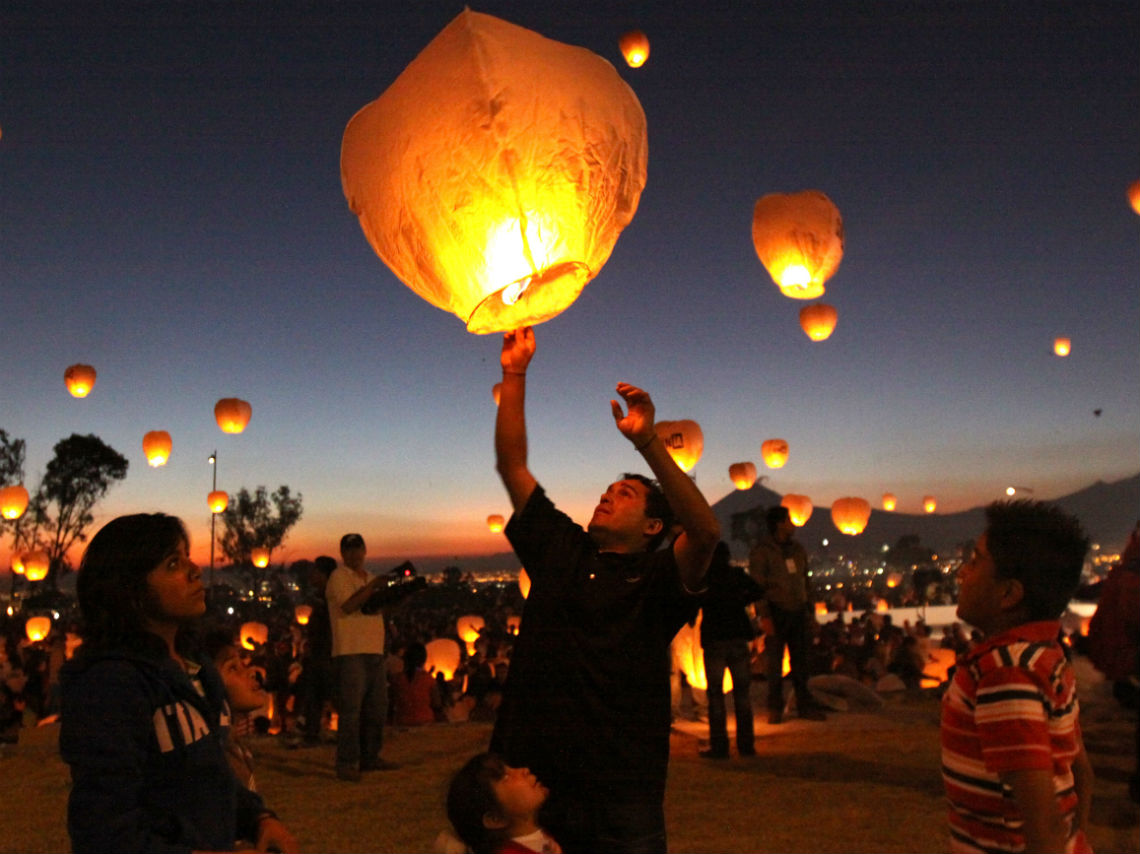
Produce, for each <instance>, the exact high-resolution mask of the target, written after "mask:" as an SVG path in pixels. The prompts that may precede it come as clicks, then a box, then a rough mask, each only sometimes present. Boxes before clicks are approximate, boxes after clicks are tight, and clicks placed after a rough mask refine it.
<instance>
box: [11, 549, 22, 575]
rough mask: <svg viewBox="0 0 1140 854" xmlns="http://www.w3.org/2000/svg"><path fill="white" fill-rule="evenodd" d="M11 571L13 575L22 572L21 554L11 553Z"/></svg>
mask: <svg viewBox="0 0 1140 854" xmlns="http://www.w3.org/2000/svg"><path fill="white" fill-rule="evenodd" d="M12 572H13V574H15V575H23V574H24V556H23V555H22V554H16V553H13V554H12Z"/></svg>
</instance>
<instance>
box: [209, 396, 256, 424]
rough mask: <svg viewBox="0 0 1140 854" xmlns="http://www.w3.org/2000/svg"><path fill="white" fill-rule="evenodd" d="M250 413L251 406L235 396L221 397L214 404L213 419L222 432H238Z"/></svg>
mask: <svg viewBox="0 0 1140 854" xmlns="http://www.w3.org/2000/svg"><path fill="white" fill-rule="evenodd" d="M252 415H253V407H252V406H250V405H249V404H248V403H247V402H246V401H244V400H241V399H240V398H237V397H223V398H222V399H221V400H219V401H218V402H217V403H215V404H214V420H216V421H217V422H218V426H219V427H221V428H222V432H223V433H240V432H241V431H242V430H244V429H245V428H246V425H248V424H249V419H250V417H251V416H252Z"/></svg>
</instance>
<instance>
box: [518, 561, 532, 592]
mask: <svg viewBox="0 0 1140 854" xmlns="http://www.w3.org/2000/svg"><path fill="white" fill-rule="evenodd" d="M519 593H521V594H522V598H524V599H525V598H526V597H528V596H529V595H530V576H529V575H527V574H526V570H525V569H523V568H522V567H519Z"/></svg>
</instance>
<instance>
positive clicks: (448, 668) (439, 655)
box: [424, 638, 459, 681]
mask: <svg viewBox="0 0 1140 854" xmlns="http://www.w3.org/2000/svg"><path fill="white" fill-rule="evenodd" d="M424 646H426V647H427V661H426V662H425V663H424V667H426V668H427V669H428V672H429V673H431V674H433V675H435V674H442V675H443V678H444V679H447V680H449V681H450V680H451V679H453V678H455V671H456V670H458V669H459V644H457V643H456V642H455V641H453V640H452V639H451V638H436V639H435V640H431V641H428V642H427V643H426V644H424Z"/></svg>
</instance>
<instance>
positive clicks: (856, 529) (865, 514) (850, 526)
mask: <svg viewBox="0 0 1140 854" xmlns="http://www.w3.org/2000/svg"><path fill="white" fill-rule="evenodd" d="M870 518H871V505H870V504H868V503H867V502H866V501H865V500H864V499H862V498H851V497H847V498H840V499H838V500H837V501H835V503H833V504H832V505H831V521H832V522H834V523H835V527H836V528H838V529H839V530H840V531H842V532H843V533H844V534H850V535H851V536H855V535H856V534H861V533H863V529H864V528H866V527H867V522H868V521H869V520H870Z"/></svg>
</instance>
